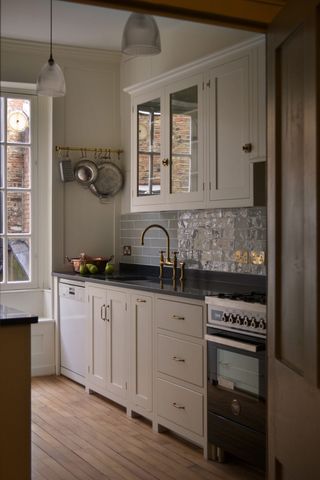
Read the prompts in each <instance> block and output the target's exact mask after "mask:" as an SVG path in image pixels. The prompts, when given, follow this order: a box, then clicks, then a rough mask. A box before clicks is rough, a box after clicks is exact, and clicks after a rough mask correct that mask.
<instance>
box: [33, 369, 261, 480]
mask: <svg viewBox="0 0 320 480" xmlns="http://www.w3.org/2000/svg"><path fill="white" fill-rule="evenodd" d="M263 478H264V476H263V475H262V474H261V473H259V472H257V471H255V470H251V469H248V468H247V467H246V466H245V465H243V464H241V463H235V462H232V463H228V464H224V465H221V464H217V463H214V462H207V461H205V460H204V459H203V456H202V450H201V449H200V448H197V447H194V446H192V445H190V444H189V443H187V442H184V441H182V440H181V439H178V438H176V437H175V436H174V435H173V434H170V433H161V434H158V433H154V432H153V431H152V428H151V425H150V423H149V422H147V421H145V420H143V419H141V418H135V419H132V418H128V417H127V415H126V413H125V410H124V409H123V408H122V407H119V406H117V405H115V404H114V403H112V402H109V401H108V400H105V399H104V398H102V397H100V396H98V395H88V394H87V393H86V392H85V391H84V389H83V388H82V387H81V386H79V385H78V384H76V383H74V382H72V381H69V380H68V379H66V378H64V377H55V376H51V377H35V378H33V379H32V480H262V479H263Z"/></svg>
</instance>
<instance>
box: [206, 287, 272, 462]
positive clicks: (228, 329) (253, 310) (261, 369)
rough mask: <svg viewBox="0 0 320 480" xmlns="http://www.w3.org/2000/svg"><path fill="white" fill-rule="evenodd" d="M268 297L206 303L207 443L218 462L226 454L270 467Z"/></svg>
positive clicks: (236, 295)
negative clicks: (268, 433) (267, 456)
mask: <svg viewBox="0 0 320 480" xmlns="http://www.w3.org/2000/svg"><path fill="white" fill-rule="evenodd" d="M265 300H266V299H265V295H264V294H261V293H256V292H250V293H246V294H242V293H231V294H230V293H228V294H219V295H217V296H214V297H206V303H207V306H208V307H207V308H208V323H207V329H206V336H205V338H206V340H207V352H208V362H207V373H208V375H207V377H208V378H207V382H208V385H207V387H208V395H207V399H208V400H207V409H208V441H209V443H210V444H211V445H212V446H213V451H214V452H215V456H216V459H217V460H218V461H224V458H225V452H229V453H231V454H233V455H235V456H237V457H239V458H242V459H243V460H245V461H247V462H249V463H251V464H253V465H256V466H259V467H261V468H264V467H265V455H266V331H267V318H266V306H265Z"/></svg>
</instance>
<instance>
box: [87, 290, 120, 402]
mask: <svg viewBox="0 0 320 480" xmlns="http://www.w3.org/2000/svg"><path fill="white" fill-rule="evenodd" d="M87 296H88V323H87V327H88V329H87V333H88V335H87V338H88V376H87V388H88V389H89V390H93V391H96V392H98V393H100V394H102V395H105V396H107V397H108V398H111V399H112V400H114V401H117V402H118V403H121V404H126V401H127V388H128V360H129V358H128V353H127V352H128V338H127V337H128V315H127V305H128V302H127V294H126V293H123V292H122V291H119V290H113V289H109V288H105V287H98V286H91V285H90V286H88V287H87Z"/></svg>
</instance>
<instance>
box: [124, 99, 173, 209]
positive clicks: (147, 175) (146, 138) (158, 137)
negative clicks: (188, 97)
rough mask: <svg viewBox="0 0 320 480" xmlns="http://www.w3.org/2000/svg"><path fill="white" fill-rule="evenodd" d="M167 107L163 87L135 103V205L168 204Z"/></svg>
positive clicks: (133, 168) (133, 175)
mask: <svg viewBox="0 0 320 480" xmlns="http://www.w3.org/2000/svg"><path fill="white" fill-rule="evenodd" d="M163 108H164V101H163V94H162V91H161V90H159V91H153V92H150V93H148V94H146V95H140V96H139V97H137V98H135V100H134V102H133V105H132V146H131V149H132V162H133V163H132V184H131V189H132V191H131V203H132V206H139V205H157V204H160V203H164V196H165V187H164V185H165V180H164V178H163V169H162V163H163V162H164V163H165V148H164V141H165V140H164V139H165V132H164V129H165V122H164V121H163V116H164V112H163Z"/></svg>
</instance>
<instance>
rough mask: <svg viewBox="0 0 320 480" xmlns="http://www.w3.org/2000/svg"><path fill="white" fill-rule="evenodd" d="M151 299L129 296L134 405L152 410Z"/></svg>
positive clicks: (131, 376) (132, 396) (131, 383)
mask: <svg viewBox="0 0 320 480" xmlns="http://www.w3.org/2000/svg"><path fill="white" fill-rule="evenodd" d="M152 325H153V320H152V299H151V298H150V297H147V296H144V295H143V296H142V295H132V296H131V332H130V342H131V347H132V348H131V361H130V368H131V373H130V386H131V399H132V403H133V404H134V405H138V406H139V407H141V408H144V409H145V410H146V411H149V412H151V411H152V365H153V362H152V331H153V327H152Z"/></svg>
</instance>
